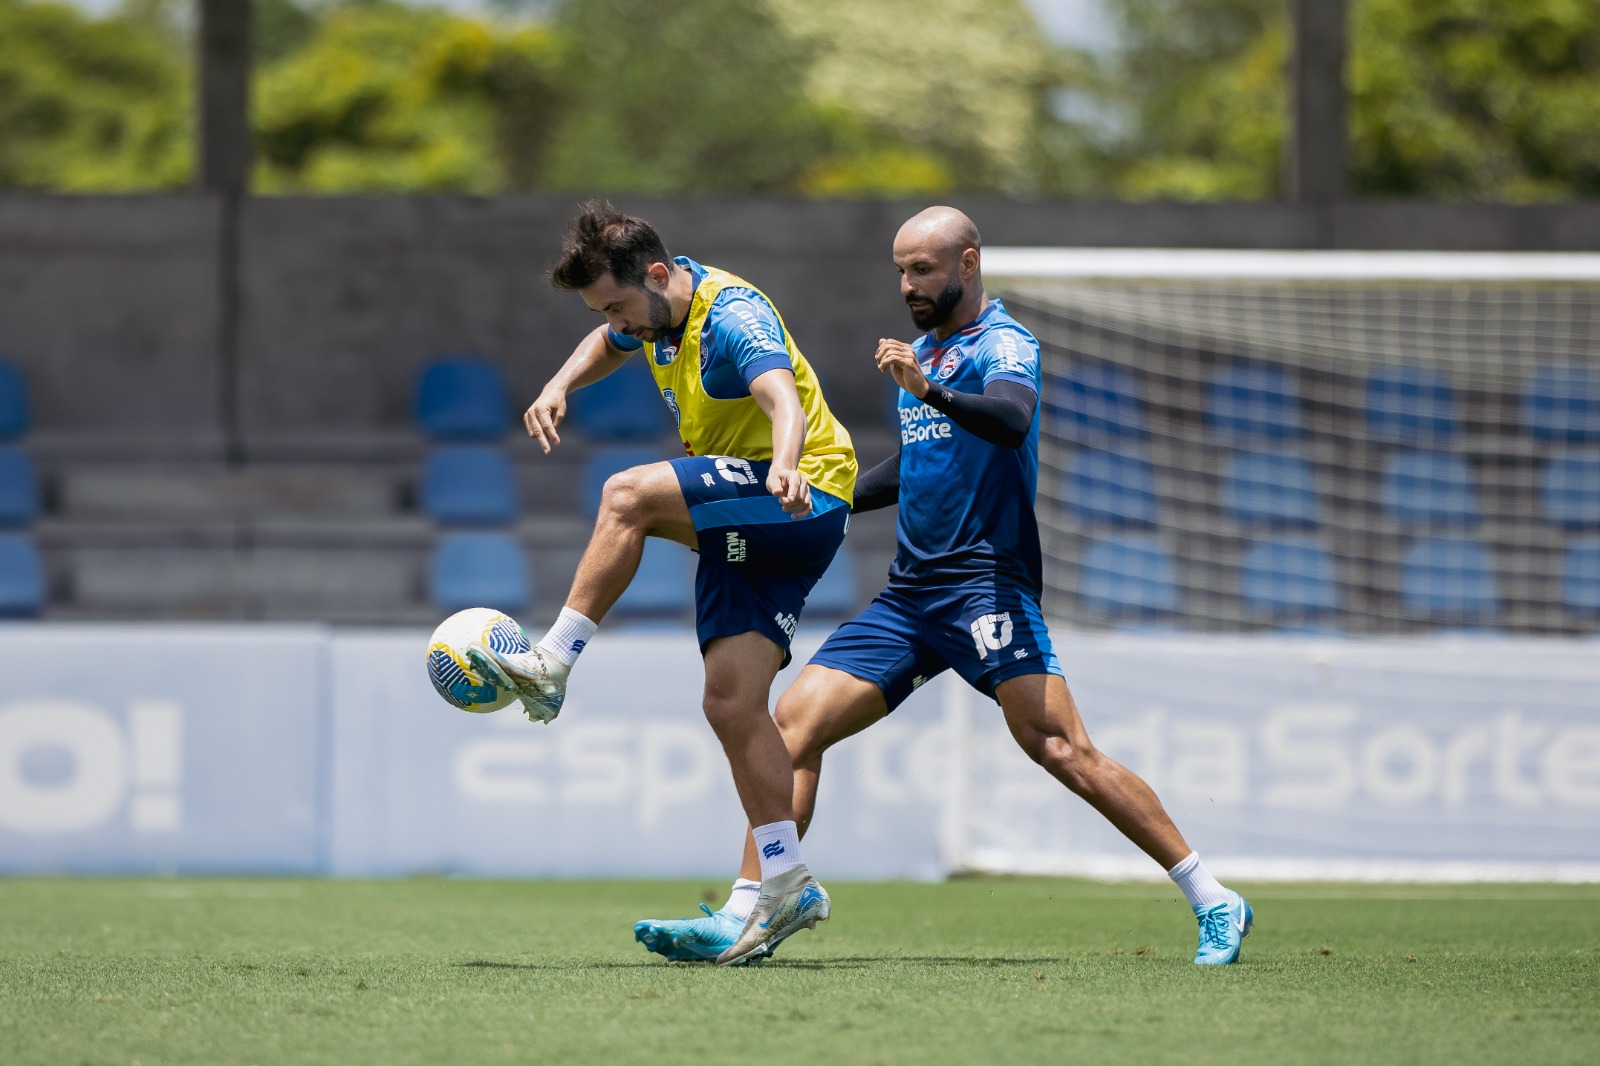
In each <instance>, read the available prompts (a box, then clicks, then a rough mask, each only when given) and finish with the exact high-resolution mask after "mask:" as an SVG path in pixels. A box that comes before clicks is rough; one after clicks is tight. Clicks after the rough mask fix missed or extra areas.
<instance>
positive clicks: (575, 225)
mask: <svg viewBox="0 0 1600 1066" xmlns="http://www.w3.org/2000/svg"><path fill="white" fill-rule="evenodd" d="M651 263H665V264H667V267H668V269H669V270H670V269H671V267H672V257H671V256H669V255H667V248H666V245H664V244H662V243H661V237H660V235H658V234H657V233H656V231H655V228H654V227H653V226H651V225H650V223H648V222H646V221H645V220H644V219H642V218H635V217H633V216H632V215H625V214H623V213H622V212H621V211H618V210H617V209H616V208H615V207H613V206H612V205H611V202H610V201H609V200H602V199H600V198H598V197H596V198H595V199H593V200H590V201H588V202H587V203H585V204H584V205H583V209H582V212H581V213H580V214H579V215H578V217H577V218H575V219H573V220H572V222H571V223H569V224H568V226H567V235H566V238H565V239H564V240H563V241H562V242H561V257H560V258H559V259H557V260H556V261H555V263H554V264H553V265H552V266H551V267H550V284H551V285H554V286H555V287H556V288H558V289H569V290H573V289H582V288H587V287H588V286H590V285H593V284H594V283H595V282H596V281H598V280H599V278H600V275H602V274H610V275H611V276H612V277H613V278H616V279H617V283H618V284H620V285H634V286H643V285H644V278H645V271H646V270H647V269H649V267H650V264H651Z"/></svg>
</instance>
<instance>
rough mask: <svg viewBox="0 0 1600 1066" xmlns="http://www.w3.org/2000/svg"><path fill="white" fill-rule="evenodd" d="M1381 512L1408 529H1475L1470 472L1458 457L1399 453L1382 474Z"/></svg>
mask: <svg viewBox="0 0 1600 1066" xmlns="http://www.w3.org/2000/svg"><path fill="white" fill-rule="evenodd" d="M1383 510H1384V513H1385V514H1387V515H1388V516H1389V517H1390V518H1391V519H1392V520H1394V521H1395V522H1398V523H1399V524H1400V525H1402V526H1405V527H1407V528H1415V527H1419V526H1475V525H1477V524H1478V521H1479V519H1480V518H1481V512H1480V511H1479V508H1478V489H1477V486H1476V485H1475V484H1474V482H1473V480H1472V471H1471V470H1469V469H1468V468H1467V464H1466V461H1465V460H1463V459H1462V458H1461V457H1460V456H1458V455H1450V454H1448V453H1446V452H1400V453H1398V454H1396V455H1393V456H1390V458H1389V461H1388V463H1387V464H1385V467H1384V473H1383Z"/></svg>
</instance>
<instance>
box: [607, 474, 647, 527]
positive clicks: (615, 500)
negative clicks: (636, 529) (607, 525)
mask: <svg viewBox="0 0 1600 1066" xmlns="http://www.w3.org/2000/svg"><path fill="white" fill-rule="evenodd" d="M645 499H646V496H645V492H644V476H643V475H642V474H641V473H640V472H639V470H638V468H637V467H636V468H634V469H631V470H622V471H619V472H617V473H615V474H612V475H611V476H610V477H608V478H606V483H605V486H604V487H603V488H602V489H601V490H600V519H601V521H610V522H622V523H633V524H637V523H639V522H641V521H643V520H644V518H645V515H644V502H645Z"/></svg>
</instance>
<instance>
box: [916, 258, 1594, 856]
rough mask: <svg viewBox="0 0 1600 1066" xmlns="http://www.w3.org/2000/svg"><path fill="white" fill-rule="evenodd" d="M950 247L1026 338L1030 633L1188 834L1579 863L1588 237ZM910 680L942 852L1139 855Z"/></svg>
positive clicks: (1327, 852) (1273, 852)
mask: <svg viewBox="0 0 1600 1066" xmlns="http://www.w3.org/2000/svg"><path fill="white" fill-rule="evenodd" d="M984 273H985V278H986V282H987V284H988V287H989V290H990V292H991V294H993V295H998V296H1001V297H1003V298H1004V299H1005V301H1006V303H1007V305H1008V307H1009V309H1010V310H1011V312H1012V313H1013V314H1014V315H1016V317H1017V318H1018V319H1019V320H1021V321H1022V322H1023V323H1024V324H1025V325H1027V326H1028V327H1029V328H1030V329H1032V330H1033V331H1034V332H1035V333H1036V334H1037V336H1038V338H1039V340H1040V343H1041V345H1042V348H1043V353H1044V388H1043V393H1042V396H1041V403H1042V416H1041V434H1040V448H1039V462H1040V468H1039V494H1038V496H1039V499H1038V513H1039V519H1040V533H1041V537H1042V539H1043V541H1044V550H1045V581H1046V590H1045V592H1046V603H1045V607H1046V612H1047V614H1048V616H1049V617H1050V618H1051V619H1052V620H1053V623H1052V630H1053V635H1054V641H1055V645H1056V649H1057V652H1058V653H1059V654H1060V656H1061V659H1062V663H1063V666H1064V667H1065V668H1066V671H1067V678H1068V680H1069V682H1070V684H1071V686H1072V689H1073V692H1074V694H1075V696H1076V697H1077V699H1078V700H1080V701H1081V703H1082V706H1083V708H1084V715H1085V721H1086V725H1087V726H1088V728H1089V731H1090V735H1091V737H1092V739H1093V740H1094V743H1095V745H1096V746H1097V747H1098V748H1100V749H1101V750H1103V751H1106V752H1108V753H1109V754H1111V755H1112V757H1114V758H1116V759H1118V760H1119V761H1121V762H1122V763H1124V764H1125V765H1127V766H1129V767H1130V768H1132V769H1133V770H1135V771H1136V772H1137V773H1139V774H1140V775H1141V776H1142V777H1144V779H1145V780H1147V781H1148V782H1149V783H1150V784H1151V785H1152V787H1154V788H1155V789H1156V791H1157V793H1158V794H1159V795H1160V797H1161V799H1162V801H1163V803H1164V804H1165V805H1166V807H1167V809H1168V810H1169V811H1170V812H1171V813H1172V815H1173V817H1174V819H1175V820H1176V821H1177V823H1178V825H1179V826H1181V827H1182V828H1183V831H1184V832H1185V833H1187V834H1192V836H1191V838H1190V839H1191V840H1192V841H1193V842H1194V843H1195V845H1196V846H1197V847H1199V848H1201V849H1202V853H1203V854H1206V855H1207V857H1208V862H1209V863H1210V864H1211V865H1212V867H1213V869H1216V870H1218V871H1219V872H1222V873H1224V875H1225V876H1233V877H1246V878H1247V877H1317V878H1403V879H1452V880H1454V879H1510V878H1518V879H1520V878H1530V879H1557V880H1562V879H1578V880H1582V879H1596V878H1600V847H1597V846H1595V844H1594V836H1593V834H1592V833H1586V832H1585V831H1584V829H1583V827H1584V826H1585V825H1587V824H1589V823H1590V822H1592V819H1593V809H1594V804H1595V803H1596V802H1600V798H1597V796H1600V792H1597V791H1596V789H1595V787H1594V785H1595V778H1594V777H1593V776H1592V773H1593V767H1594V766H1595V765H1600V764H1596V763H1594V762H1592V761H1586V762H1584V763H1583V766H1584V767H1585V769H1584V771H1583V773H1584V774H1586V775H1590V776H1585V777H1583V778H1582V781H1581V782H1580V781H1579V779H1578V777H1575V776H1573V774H1574V773H1576V770H1575V769H1574V767H1576V766H1577V765H1578V764H1577V763H1575V762H1571V760H1572V759H1575V758H1578V757H1580V756H1581V757H1582V758H1583V759H1585V760H1593V759H1594V758H1595V757H1596V753H1597V752H1600V728H1597V727H1596V723H1595V720H1594V712H1593V708H1594V696H1593V691H1594V690H1593V686H1594V684H1596V683H1597V682H1600V656H1597V655H1596V654H1595V648H1596V647H1597V646H1600V645H1596V644H1595V643H1594V642H1593V638H1594V635H1595V634H1596V630H1597V623H1600V256H1585V255H1520V256H1519V255H1468V254H1460V255H1450V254H1408V253H1305V252H1301V253H1252V252H1191V251H1120V250H1116V251H1070V250H1040V249H1004V248H992V249H988V250H986V251H985V253H984ZM1272 634H1287V636H1285V637H1284V638H1282V639H1273V638H1271V636H1270V635H1272ZM1304 634H1310V635H1311V636H1310V637H1309V638H1308V637H1307V636H1304ZM1496 635H1504V636H1506V637H1512V638H1526V637H1529V636H1546V637H1560V638H1564V639H1545V640H1527V639H1493V638H1494V636H1496ZM1347 638H1357V639H1347ZM1486 638H1487V639H1486ZM1574 638H1577V639H1574ZM941 691H944V692H945V693H946V710H945V714H946V719H945V721H946V723H947V724H946V726H945V728H946V729H947V730H948V731H949V732H948V734H947V736H948V738H949V742H948V743H947V744H946V745H945V750H947V751H949V752H950V753H951V756H950V757H951V758H952V759H954V760H955V763H956V765H955V767H954V768H953V770H952V771H951V772H950V773H949V774H948V775H946V778H947V780H949V781H951V782H954V785H953V787H951V788H950V789H949V794H948V796H947V797H946V800H945V802H946V807H945V810H944V814H943V820H942V825H943V827H944V833H945V842H944V846H945V852H946V855H947V857H948V858H947V864H948V865H949V866H950V867H951V868H952V869H976V870H1001V871H1015V872H1033V873H1047V872H1048V873H1072V874H1087V875H1090V876H1118V877H1120V876H1151V875H1154V876H1159V875H1160V871H1159V870H1158V869H1156V867H1155V866H1154V864H1152V863H1150V862H1149V861H1148V860H1147V859H1145V858H1144V856H1143V855H1141V854H1139V853H1138V851H1137V849H1135V848H1134V847H1133V846H1132V845H1131V844H1130V843H1129V842H1128V841H1127V840H1125V839H1123V838H1122V837H1121V836H1120V835H1119V834H1118V833H1117V831H1116V830H1115V829H1114V828H1113V827H1112V826H1111V825H1110V824H1109V823H1108V822H1107V821H1106V820H1105V819H1103V818H1101V817H1100V816H1098V815H1096V814H1095V813H1094V812H1093V810H1091V809H1090V808H1089V807H1088V805H1086V804H1084V803H1082V802H1081V801H1078V800H1076V799H1075V798H1073V797H1072V796H1070V795H1069V794H1068V793H1067V791H1066V790H1065V789H1063V788H1062V787H1061V786H1060V785H1059V784H1057V783H1056V782H1055V781H1053V780H1051V779H1050V778H1049V777H1048V776H1047V775H1046V774H1044V773H1041V772H1040V771H1039V769H1038V767H1036V766H1033V765H1032V764H1030V763H1029V762H1028V760H1027V759H1026V758H1025V757H1024V756H1022V755H1021V754H1020V752H1019V751H1018V750H1017V746H1016V744H1015V743H1014V742H1013V740H1012V738H1011V737H1010V736H1009V735H1008V733H1007V731H1006V729H1005V726H1004V723H1003V722H1002V721H1000V720H999V718H998V716H996V715H993V714H986V713H981V711H980V710H979V709H978V708H977V706H976V701H975V698H974V697H973V696H971V695H970V694H969V693H968V692H967V691H966V690H965V689H964V688H963V687H962V686H959V685H954V684H951V685H947V686H946V688H945V689H944V690H941ZM1569 763H1570V765H1569ZM1579 784H1581V786H1582V787H1581V788H1577V789H1576V790H1575V788H1574V786H1575V785H1579Z"/></svg>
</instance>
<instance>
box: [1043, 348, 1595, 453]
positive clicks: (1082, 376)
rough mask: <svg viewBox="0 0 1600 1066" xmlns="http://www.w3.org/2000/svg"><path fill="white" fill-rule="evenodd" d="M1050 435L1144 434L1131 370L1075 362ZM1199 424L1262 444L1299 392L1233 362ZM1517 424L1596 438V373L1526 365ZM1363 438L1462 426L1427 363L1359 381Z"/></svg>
mask: <svg viewBox="0 0 1600 1066" xmlns="http://www.w3.org/2000/svg"><path fill="white" fill-rule="evenodd" d="M1045 402H1046V404H1047V405H1048V406H1049V408H1050V409H1051V414H1052V415H1053V416H1054V422H1055V425H1056V426H1057V432H1058V433H1059V434H1060V435H1061V436H1062V437H1063V438H1064V439H1066V440H1069V441H1072V442H1074V443H1078V444H1087V445H1091V446H1107V445H1115V444H1116V443H1117V442H1120V441H1128V440H1144V439H1147V438H1148V437H1149V435H1150V433H1149V428H1148V425H1147V422H1146V419H1145V405H1144V400H1143V397H1142V393H1141V390H1140V387H1139V383H1138V381H1137V379H1136V378H1135V376H1134V375H1133V374H1131V373H1130V372H1128V371H1127V370H1125V369H1123V368H1122V367H1118V366H1114V365H1111V364H1101V363H1090V362H1080V363H1077V364H1075V365H1074V366H1073V367H1072V368H1071V369H1070V370H1069V371H1068V372H1067V373H1066V374H1065V375H1064V376H1063V377H1061V378H1060V379H1059V380H1056V381H1054V382H1052V383H1051V386H1050V389H1049V391H1048V393H1047V396H1046V401H1045ZM1205 403H1206V406H1205V421H1206V426H1207V427H1208V428H1209V429H1210V430H1211V432H1212V433H1213V435H1214V436H1215V437H1216V439H1217V440H1219V441H1221V442H1224V443H1231V444H1240V443H1250V442H1254V443H1268V442H1273V441H1290V440H1297V439H1300V438H1302V437H1304V436H1305V426H1304V423H1303V421H1302V418H1301V397H1300V394H1299V390H1298V389H1297V388H1296V386H1295V384H1294V382H1293V380H1292V379H1291V377H1290V375H1289V374H1288V373H1287V372H1286V371H1285V370H1284V369H1283V368H1281V367H1276V366H1269V365H1256V364H1240V365H1236V366H1233V367H1230V368H1228V369H1226V370H1224V371H1222V372H1221V373H1219V374H1217V375H1216V376H1215V377H1213V378H1212V379H1211V381H1210V382H1209V383H1208V384H1207V387H1206V400H1205ZM1520 411H1521V418H1522V426H1523V429H1524V430H1525V431H1526V432H1527V433H1528V434H1529V436H1531V437H1532V438H1533V439H1534V440H1536V441H1540V442H1547V443H1568V444H1581V443H1590V444H1593V443H1600V376H1596V375H1595V374H1594V373H1593V372H1591V371H1590V370H1589V369H1588V368H1587V367H1584V366H1579V365H1574V364H1566V363H1558V364H1547V365H1544V366H1540V367H1537V368H1535V370H1534V371H1533V372H1532V374H1530V375H1529V377H1528V379H1527V381H1526V383H1525V384H1524V386H1523V389H1522V394H1521V396H1520ZM1364 412H1365V423H1366V430H1367V436H1368V437H1369V438H1370V439H1371V440H1372V441H1374V442H1376V443H1379V444H1387V445H1429V444H1433V445H1438V444H1443V443H1445V442H1447V441H1449V440H1450V439H1451V438H1453V437H1455V436H1456V435H1457V434H1458V433H1459V432H1460V429H1461V424H1462V423H1461V418H1460V416H1459V415H1458V413H1457V410H1456V390H1455V388H1454V386H1452V385H1451V383H1450V382H1449V380H1448V379H1447V378H1446V377H1445V376H1444V375H1443V374H1440V373H1438V372H1437V371H1434V370H1429V369H1427V368H1424V367H1417V366H1386V367H1380V368H1378V369H1377V370H1374V371H1373V372H1372V373H1371V374H1370V375H1369V376H1368V377H1367V379H1366V384H1365V403H1364Z"/></svg>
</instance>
